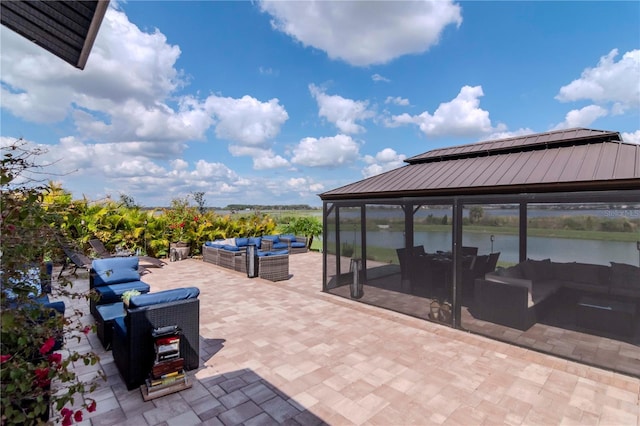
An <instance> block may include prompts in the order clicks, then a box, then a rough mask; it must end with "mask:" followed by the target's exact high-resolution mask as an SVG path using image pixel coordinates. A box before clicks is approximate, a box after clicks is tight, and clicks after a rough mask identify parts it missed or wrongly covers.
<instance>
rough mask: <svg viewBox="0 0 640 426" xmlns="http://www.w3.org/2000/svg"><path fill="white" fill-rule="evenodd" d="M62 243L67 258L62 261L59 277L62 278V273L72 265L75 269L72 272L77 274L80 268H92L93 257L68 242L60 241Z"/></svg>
mask: <svg viewBox="0 0 640 426" xmlns="http://www.w3.org/2000/svg"><path fill="white" fill-rule="evenodd" d="M60 245H61V247H62V250H63V251H64V254H65V259H64V261H63V263H62V269H60V272H59V273H58V279H60V277H61V276H62V273H63V272H64V271H65V270H66V269H67V268H70V267H73V271H72V272H71V273H72V274H75V273H76V272H77V271H78V268H80V269H85V270H87V271H89V270H90V269H91V262H92V261H93V259H91V258H90V257H89V256H87V255H86V254H84V253H82V252H80V251H78V250H75V249H74V248H72V247H71V246H69V245H67V244H63V243H60ZM69 262H71V263H69ZM71 264H73V266H72V265H71Z"/></svg>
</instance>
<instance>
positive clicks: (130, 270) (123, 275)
mask: <svg viewBox="0 0 640 426" xmlns="http://www.w3.org/2000/svg"><path fill="white" fill-rule="evenodd" d="M91 268H92V269H93V270H94V271H95V275H94V277H93V285H94V286H95V287H98V286H102V285H110V284H120V283H125V282H129V281H139V280H140V273H139V272H138V257H137V256H130V257H110V258H108V259H95V260H94V261H93V262H92V263H91Z"/></svg>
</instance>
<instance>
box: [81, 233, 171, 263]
mask: <svg viewBox="0 0 640 426" xmlns="http://www.w3.org/2000/svg"><path fill="white" fill-rule="evenodd" d="M89 245H90V246H91V248H92V249H93V250H94V251H95V252H96V255H97V256H98V257H99V258H100V259H108V258H110V257H127V256H133V255H134V253H133V252H130V251H123V252H118V253H111V252H110V251H109V250H107V248H106V247H105V245H104V243H103V242H102V241H100V240H99V239H97V238H93V239H91V240H89ZM138 259H140V261H141V262H146V263H149V264H150V265H151V266H155V267H157V268H162V267H163V266H164V265H165V263H164V262H163V261H162V260H160V259H156V258H155V257H151V256H138Z"/></svg>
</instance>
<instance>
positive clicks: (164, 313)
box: [112, 287, 200, 390]
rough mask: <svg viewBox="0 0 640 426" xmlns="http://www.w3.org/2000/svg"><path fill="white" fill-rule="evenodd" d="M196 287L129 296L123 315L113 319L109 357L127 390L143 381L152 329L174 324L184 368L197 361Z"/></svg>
mask: <svg viewBox="0 0 640 426" xmlns="http://www.w3.org/2000/svg"><path fill="white" fill-rule="evenodd" d="M199 294H200V290H199V289H198V288H196V287H187V288H178V289H173V290H165V291H160V292H157V293H148V294H141V295H139V296H133V297H131V299H130V301H129V307H128V308H127V309H126V310H125V315H124V316H121V317H118V318H117V319H116V320H115V321H114V323H113V342H112V343H113V360H114V362H115V364H116V366H117V367H118V370H119V371H120V374H121V375H122V378H123V379H124V382H125V384H126V385H127V389H129V390H131V389H133V388H135V387H136V386H139V385H141V384H142V383H144V380H145V379H146V378H147V377H148V375H149V372H150V371H151V367H152V365H153V361H154V348H153V340H152V331H153V329H156V328H160V327H167V326H177V327H178V329H179V330H180V357H181V358H183V359H184V369H185V370H193V369H196V368H198V366H199V364H200V355H199V352H200V340H199V339H200V301H199V299H198V295H199Z"/></svg>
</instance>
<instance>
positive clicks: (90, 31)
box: [0, 0, 109, 69]
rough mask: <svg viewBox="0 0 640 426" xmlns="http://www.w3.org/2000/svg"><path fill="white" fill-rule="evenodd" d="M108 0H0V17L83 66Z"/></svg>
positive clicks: (64, 58)
mask: <svg viewBox="0 0 640 426" xmlns="http://www.w3.org/2000/svg"><path fill="white" fill-rule="evenodd" d="M108 6H109V0H99V1H95V0H94V1H91V0H86V1H78V0H75V1H38V0H35V1H34V0H30V1H25V0H21V1H10V0H2V1H1V2H0V20H1V22H2V25H5V26H7V27H8V28H10V29H12V30H13V31H15V32H17V33H18V34H20V35H22V36H23V37H25V38H27V39H29V40H31V41H33V42H34V43H36V44H37V45H39V46H40V47H42V48H44V49H46V50H48V51H49V52H51V53H53V54H54V55H56V56H57V57H59V58H61V59H63V60H64V61H66V62H68V63H70V64H71V65H73V66H74V67H76V68H80V69H84V67H85V65H86V63H87V59H88V58H89V52H90V51H91V48H92V47H93V42H94V41H95V38H96V35H97V34H98V29H99V28H100V24H101V23H102V18H103V17H104V14H105V13H106V11H107V7H108Z"/></svg>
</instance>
